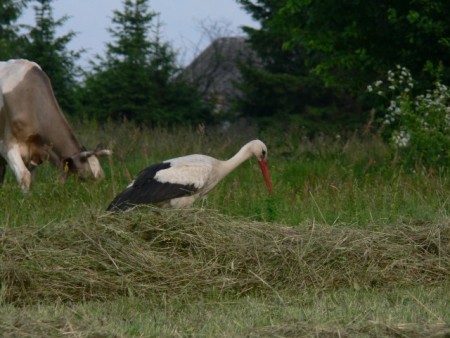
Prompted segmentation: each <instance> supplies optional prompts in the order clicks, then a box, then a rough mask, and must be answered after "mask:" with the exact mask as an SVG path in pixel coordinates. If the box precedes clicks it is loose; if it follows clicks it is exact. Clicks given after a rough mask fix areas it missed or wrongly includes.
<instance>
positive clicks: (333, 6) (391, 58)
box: [238, 0, 450, 131]
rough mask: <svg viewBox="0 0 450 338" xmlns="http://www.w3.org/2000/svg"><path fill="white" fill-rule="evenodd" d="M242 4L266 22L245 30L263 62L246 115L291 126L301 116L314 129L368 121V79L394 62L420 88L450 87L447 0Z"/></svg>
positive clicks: (252, 79)
mask: <svg viewBox="0 0 450 338" xmlns="http://www.w3.org/2000/svg"><path fill="white" fill-rule="evenodd" d="M238 2H239V3H240V4H241V5H242V6H243V7H244V9H245V10H247V11H248V12H249V13H250V14H251V15H252V16H253V18H254V19H255V20H257V21H259V22H260V25H261V27H260V28H258V29H254V28H249V27H246V28H245V31H246V33H247V34H248V35H249V41H250V43H251V44H252V46H253V48H254V49H255V50H256V52H257V53H258V56H259V57H260V58H261V60H262V67H263V70H257V71H255V70H252V71H250V72H249V71H247V72H245V73H244V83H243V85H242V88H243V91H244V101H243V103H242V110H243V112H244V114H245V115H247V116H262V117H263V118H264V117H266V116H273V117H274V118H272V121H271V123H273V122H274V121H276V120H277V118H278V119H280V118H281V119H283V120H284V121H288V123H291V119H290V118H289V117H290V116H292V115H293V114H297V115H298V116H300V118H297V120H301V121H302V122H301V123H302V125H304V126H305V127H306V128H307V129H309V130H312V131H314V130H317V129H321V130H322V131H325V130H333V126H337V125H339V124H340V125H341V126H342V127H343V128H349V126H352V127H353V126H354V125H355V122H356V123H361V121H362V120H363V119H367V118H368V116H365V114H364V112H367V111H368V110H367V101H366V100H365V96H364V92H363V91H364V88H365V86H366V84H367V83H370V82H372V81H374V80H376V79H377V78H378V77H379V74H382V73H385V72H387V70H389V69H392V68H393V67H395V65H396V64H402V65H405V66H406V67H407V68H408V69H410V70H411V72H412V73H413V74H414V75H415V77H416V78H417V79H418V83H417V84H416V85H417V86H418V87H421V88H429V87H430V86H431V84H432V83H433V81H434V79H435V78H436V75H441V78H442V83H443V84H447V85H448V84H449V83H448V81H449V80H448V79H450V76H449V75H450V73H449V71H450V63H449V60H450V43H449V39H448V38H447V37H448V36H450V21H449V20H448V14H449V13H450V3H449V2H448V1H446V0H418V1H417V0H400V1H395V2H392V1H390V0H382V1H378V0H369V1H354V0H344V1H332V0H324V1H310V0H282V1H273V0H258V1H254V0H238ZM280 84H281V85H280ZM268 93H271V95H267V94H268ZM294 93H296V94H297V96H295V95H294ZM261 98H263V99H261ZM324 108H325V110H324ZM311 111H312V112H317V111H321V112H322V114H319V115H315V114H312V115H311V116H310V115H309V114H310V112H311Z"/></svg>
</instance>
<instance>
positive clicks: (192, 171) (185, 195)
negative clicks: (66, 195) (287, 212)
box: [107, 140, 272, 211]
mask: <svg viewBox="0 0 450 338" xmlns="http://www.w3.org/2000/svg"><path fill="white" fill-rule="evenodd" d="M252 155H253V156H255V157H256V158H257V159H258V162H259V166H260V168H261V171H262V174H263V176H264V179H265V181H266V184H267V188H268V189H269V193H270V194H272V183H271V182H270V176H269V168H268V166H267V147H266V145H265V144H264V143H263V142H261V141H260V140H253V141H251V142H249V143H247V144H246V145H244V146H243V147H242V148H241V149H240V150H239V151H238V153H237V154H236V155H234V156H233V157H232V158H230V159H229V160H227V161H221V160H217V159H215V158H213V157H210V156H206V155H197V154H195V155H188V156H183V157H177V158H174V159H171V160H167V161H164V162H161V163H157V164H154V165H151V166H150V167H148V168H146V169H144V170H142V171H141V172H140V173H139V174H138V176H137V177H136V179H135V180H134V181H133V182H131V184H130V185H128V187H127V188H126V189H125V190H124V191H122V192H121V193H120V194H118V195H117V196H116V197H115V198H114V200H113V201H112V202H111V204H110V205H109V206H108V208H107V210H109V211H123V210H126V209H129V208H131V207H133V206H136V205H139V204H154V205H157V206H160V207H171V208H186V207H190V206H191V205H192V204H193V203H194V202H195V201H196V200H197V199H198V198H201V197H204V196H206V194H207V193H208V192H209V191H210V190H211V189H212V188H214V187H215V186H216V185H217V183H219V181H220V180H221V179H223V178H224V177H225V176H226V175H228V174H229V173H230V172H231V171H232V170H233V169H235V168H236V167H238V166H239V165H240V164H241V163H242V162H244V161H245V160H247V159H249V158H250V157H251V156H252Z"/></svg>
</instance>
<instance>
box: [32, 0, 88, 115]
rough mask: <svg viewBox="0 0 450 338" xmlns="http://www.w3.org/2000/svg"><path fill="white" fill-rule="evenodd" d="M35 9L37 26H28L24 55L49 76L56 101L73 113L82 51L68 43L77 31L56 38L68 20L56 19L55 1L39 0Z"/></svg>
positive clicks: (64, 17)
mask: <svg viewBox="0 0 450 338" xmlns="http://www.w3.org/2000/svg"><path fill="white" fill-rule="evenodd" d="M36 1H37V3H38V4H37V5H35V6H33V8H34V11H35V21H36V22H35V26H28V34H27V37H28V43H27V45H26V47H25V50H24V56H25V57H26V58H28V59H29V60H32V61H34V62H36V63H38V64H39V65H40V66H41V68H42V69H43V70H44V71H45V72H46V73H47V75H48V76H49V78H50V80H51V82H52V85H53V89H54V91H55V95H56V98H57V100H58V102H59V104H60V105H61V107H62V109H63V110H66V111H67V112H69V113H73V112H74V110H75V109H76V102H75V87H76V76H77V72H78V70H77V66H76V63H75V62H76V61H77V60H78V59H79V57H80V53H81V52H80V51H79V52H75V51H71V50H69V49H68V47H67V45H68V43H69V42H70V41H71V40H72V39H73V37H74V36H75V35H76V34H75V33H74V32H72V31H70V32H69V33H67V34H65V35H62V36H56V30H57V28H59V27H61V26H63V25H64V23H65V22H66V21H67V20H68V19H69V17H68V16H63V17H62V18H60V19H54V18H53V9H52V2H53V0H36Z"/></svg>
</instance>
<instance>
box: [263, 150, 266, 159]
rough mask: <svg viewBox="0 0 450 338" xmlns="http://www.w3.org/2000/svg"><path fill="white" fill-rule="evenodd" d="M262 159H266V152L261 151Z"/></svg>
mask: <svg viewBox="0 0 450 338" xmlns="http://www.w3.org/2000/svg"><path fill="white" fill-rule="evenodd" d="M262 157H263V158H264V157H266V151H265V150H263V151H262Z"/></svg>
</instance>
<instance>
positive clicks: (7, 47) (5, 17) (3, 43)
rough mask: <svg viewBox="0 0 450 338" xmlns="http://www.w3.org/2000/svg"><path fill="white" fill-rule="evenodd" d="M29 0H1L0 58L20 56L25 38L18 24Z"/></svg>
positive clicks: (6, 58)
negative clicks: (20, 32) (20, 33)
mask: <svg viewBox="0 0 450 338" xmlns="http://www.w3.org/2000/svg"><path fill="white" fill-rule="evenodd" d="M28 2H29V0H19V1H17V0H0V60H8V59H10V58H18V57H20V55H21V47H22V46H23V42H24V39H23V37H21V36H20V35H19V33H18V31H19V25H17V24H16V21H17V19H18V18H19V17H20V15H21V13H22V10H23V9H24V7H25V6H26V4H27V3H28Z"/></svg>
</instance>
